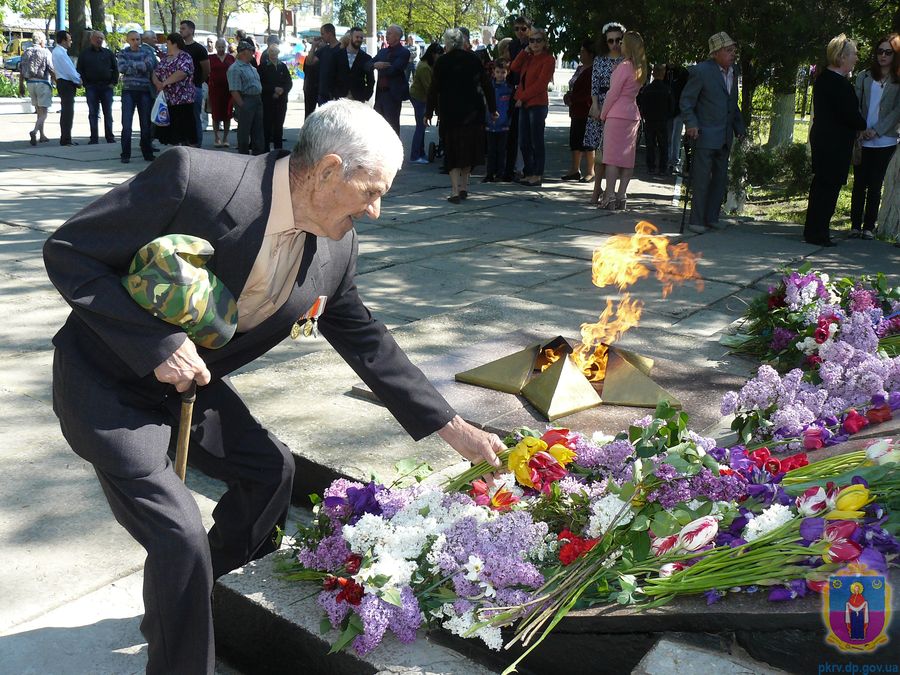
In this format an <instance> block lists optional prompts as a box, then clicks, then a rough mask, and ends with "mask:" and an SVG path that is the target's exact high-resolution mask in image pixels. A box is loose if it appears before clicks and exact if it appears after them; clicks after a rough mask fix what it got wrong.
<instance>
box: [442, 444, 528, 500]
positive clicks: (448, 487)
mask: <svg viewBox="0 0 900 675" xmlns="http://www.w3.org/2000/svg"><path fill="white" fill-rule="evenodd" d="M510 452H512V450H511V449H510V450H504V451H503V452H498V453H497V457H499V458H500V461H501V462H502V463H503V465H504V466H505V465H506V461H507V460H508V459H509V453H510ZM496 470H497V468H496V467H494V466H492V465H490V464H488V463H487V462H479V463H478V464H475V465H473V466H472V468H471V469H467V470H466V471H463V472H462V473H461V474H459V475H458V476H456V477H454V478H452V479H450V480H448V481H447V483H446V484H445V485H444V492H459V491H460V490H461V489H462V488H464V487H465V486H466V485H468V484H469V483H471V482H472V481H474V480H478V479H479V478H481V477H482V476H484V475H486V474H489V473H492V472H494V471H496Z"/></svg>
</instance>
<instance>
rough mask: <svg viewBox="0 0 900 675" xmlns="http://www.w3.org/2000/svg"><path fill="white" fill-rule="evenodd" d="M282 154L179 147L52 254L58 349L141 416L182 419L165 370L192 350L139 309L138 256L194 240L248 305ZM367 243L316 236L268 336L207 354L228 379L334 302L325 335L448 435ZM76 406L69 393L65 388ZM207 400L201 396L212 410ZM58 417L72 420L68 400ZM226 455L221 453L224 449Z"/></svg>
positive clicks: (48, 254) (406, 410)
mask: <svg viewBox="0 0 900 675" xmlns="http://www.w3.org/2000/svg"><path fill="white" fill-rule="evenodd" d="M287 154H288V153H287V152H286V151H275V152H272V153H269V154H267V155H262V156H259V157H249V156H245V155H229V154H225V155H223V154H220V153H212V152H208V151H205V150H195V149H188V148H173V149H171V150H168V151H166V152H165V153H163V154H162V155H161V156H160V157H159V158H158V159H157V160H156V161H154V162H153V164H151V165H150V167H148V168H147V169H146V170H144V171H143V172H141V173H140V174H138V175H137V176H135V177H134V178H133V179H131V180H129V181H127V182H125V183H123V184H122V185H120V186H118V187H116V188H115V189H113V190H112V191H110V192H109V193H107V194H106V195H104V196H103V197H101V198H100V199H98V200H97V201H95V202H94V203H93V204H91V205H90V206H88V207H86V208H85V209H84V210H82V211H81V212H79V213H78V214H76V215H75V216H73V217H72V218H71V219H70V220H69V221H68V222H66V223H65V224H64V225H63V226H62V227H60V228H59V230H57V231H56V232H55V233H54V234H52V235H51V236H50V238H49V239H48V240H47V242H46V244H45V245H44V261H45V264H46V267H47V272H48V274H49V276H50V279H51V281H52V282H53V284H54V286H56V288H57V289H58V290H59V292H60V293H61V294H62V296H63V297H64V298H65V299H66V301H67V302H68V303H69V304H70V305H71V306H72V312H71V313H70V314H69V317H68V319H67V321H66V323H65V325H64V326H63V327H62V328H61V329H60V330H59V332H58V333H57V334H56V336H55V337H54V339H53V343H54V345H55V346H56V348H57V350H62V351H64V352H65V353H66V356H67V357H69V358H74V359H78V360H79V361H81V362H82V363H84V364H86V365H87V366H88V368H89V369H92V370H95V371H97V372H98V374H99V375H101V376H102V377H101V378H99V380H100V381H102V382H103V383H105V384H98V385H97V386H107V384H108V383H109V382H114V383H115V386H116V387H117V388H118V389H119V390H120V392H121V393H120V398H121V399H122V400H127V401H128V402H133V403H134V405H135V406H136V407H139V408H141V407H147V408H160V407H162V406H166V407H169V409H172V405H173V404H174V403H177V399H178V397H177V396H174V395H172V394H174V388H173V387H172V386H171V385H165V384H162V383H160V382H158V381H157V380H156V378H155V376H154V374H153V370H154V369H155V368H156V366H158V365H159V364H161V363H162V362H163V361H165V360H166V359H167V358H168V357H169V356H170V355H171V354H172V353H173V352H174V351H175V350H176V349H177V348H178V347H179V346H180V345H181V343H182V341H183V340H184V339H185V335H184V333H183V332H182V331H181V330H180V329H179V328H178V327H176V326H173V325H171V324H169V323H166V322H164V321H162V320H160V319H157V318H155V317H153V316H151V315H150V314H149V313H148V312H147V311H146V310H144V309H142V308H141V307H139V306H138V304H137V303H136V302H135V301H134V300H132V299H131V297H130V296H129V295H128V293H127V291H126V290H125V287H124V286H123V285H122V282H121V278H122V276H123V275H124V274H126V273H127V270H128V266H129V264H130V263H131V260H132V258H133V257H134V254H135V252H136V251H137V250H138V249H139V248H140V247H142V246H143V245H144V244H146V243H148V242H149V241H151V240H153V239H155V238H156V237H159V236H162V235H166V234H175V233H178V234H190V235H194V236H197V237H202V238H203V239H206V240H207V241H209V242H210V243H212V245H213V246H214V247H215V255H214V256H213V258H212V259H211V260H210V262H209V264H208V267H209V269H210V270H211V271H212V272H214V273H215V274H216V276H218V278H219V279H220V280H221V281H222V282H223V283H224V284H225V286H227V287H228V289H229V290H230V291H231V293H232V294H233V296H234V297H235V298H238V297H240V294H241V291H242V290H243V288H244V284H245V283H246V281H247V276H248V275H249V273H250V270H251V268H252V267H253V263H254V262H255V260H256V255H257V253H258V251H259V248H260V246H261V244H262V238H263V234H264V232H265V228H266V221H267V219H268V214H269V208H270V204H271V197H272V175H273V172H274V166H275V161H276V160H277V159H278V158H279V157H283V156H285V155H287ZM356 258H357V235H356V231H355V230H351V231H350V232H349V233H348V234H347V235H346V236H345V237H344V238H343V239H341V240H340V241H332V240H330V239H327V238H321V237H313V236H308V237H307V241H306V245H305V248H304V252H303V260H302V263H301V265H300V270H299V273H298V275H297V282H296V285H295V287H294V289H293V291H292V292H291V294H290V296H289V298H288V300H287V303H286V304H285V306H283V307H282V308H281V310H279V311H278V312H276V314H275V315H273V316H271V317H270V318H269V319H267V320H265V321H264V322H263V323H261V324H260V325H259V326H257V327H256V328H254V329H252V330H250V331H248V332H246V333H243V334H241V333H239V334H237V335H235V337H234V338H232V340H231V341H230V342H229V343H228V344H227V345H225V346H224V347H222V348H220V349H217V350H214V351H213V350H208V349H203V348H198V351H199V353H200V356H201V357H202V358H203V359H204V361H205V362H206V364H207V365H208V367H209V370H210V372H211V373H212V376H213V380H214V382H215V380H218V379H220V378H222V377H224V376H226V375H228V374H229V373H231V372H233V371H234V370H236V369H237V368H240V367H241V366H243V365H245V364H247V363H249V362H251V361H253V360H254V359H256V358H257V357H259V356H260V355H262V354H264V353H265V352H267V351H268V350H269V349H271V348H272V347H274V346H275V345H277V344H278V343H279V342H281V341H282V340H283V339H284V338H285V337H286V336H287V335H288V334H289V332H290V329H291V326H292V325H293V323H294V321H296V320H297V318H298V317H300V316H301V315H303V314H304V313H305V312H307V311H308V310H309V308H310V307H311V306H312V304H313V302H314V301H315V300H316V299H317V298H318V297H319V296H321V295H325V296H327V297H328V300H327V302H326V305H325V311H324V314H323V315H322V316H321V318H320V319H319V322H318V325H319V330H320V331H321V333H322V335H323V336H324V337H325V338H326V339H327V340H328V341H329V342H330V343H331V345H332V346H333V347H334V348H335V349H336V350H337V351H338V353H339V354H340V355H341V356H342V357H343V358H344V360H345V361H347V363H348V364H349V365H350V366H351V367H352V368H353V369H354V370H355V371H356V373H357V374H358V375H359V376H360V377H361V378H362V379H363V380H364V381H365V382H366V383H367V384H368V385H369V386H370V387H371V388H372V390H373V391H374V392H375V393H376V394H377V395H378V397H379V398H380V399H381V401H382V402H383V403H384V404H385V405H386V406H387V407H388V409H389V410H390V411H391V413H392V414H393V415H394V416H395V417H396V418H397V420H398V421H399V422H400V424H402V425H403V427H404V428H405V429H406V430H407V432H409V434H410V435H411V436H412V437H413V438H415V439H417V440H418V439H419V438H422V437H424V436H427V435H428V434H431V433H432V432H434V431H436V430H438V429H440V428H441V427H442V426H444V425H445V424H446V423H447V422H449V421H450V419H451V418H452V417H453V416H454V414H455V413H454V412H453V410H452V409H451V408H450V406H449V404H448V403H447V402H446V401H445V400H444V399H443V397H442V396H441V395H440V394H439V393H438V392H437V391H436V390H435V389H434V387H433V386H432V385H431V384H430V383H429V382H428V380H427V379H426V378H425V376H424V375H423V374H422V372H421V371H420V370H419V369H418V368H416V367H415V366H413V365H412V364H411V363H410V361H409V359H408V358H407V357H406V355H405V354H404V353H403V351H402V350H401V349H400V347H399V346H398V345H397V344H396V342H394V339H393V338H392V337H391V335H390V334H389V333H388V332H387V329H386V328H385V327H384V326H383V325H382V324H381V323H380V322H379V321H376V320H375V319H374V318H373V317H372V315H371V314H370V313H369V310H368V309H367V308H366V307H365V305H364V304H363V302H362V300H361V299H360V297H359V294H358V293H357V290H356V285H355V281H354V276H355V273H356ZM60 386H61V392H62V395H63V398H65V383H55V387H54V389H55V391H58V390H60V389H59V388H60ZM201 395H202V389H201V391H200V392H199V393H198V397H197V401H198V404H200V402H201ZM60 406H61V408H62V409H58V410H57V414H58V415H60V417H61V419H62V418H63V417H64V415H65V414H66V411H65V401H61V402H60ZM212 452H213V453H214V454H215V451H214V450H212Z"/></svg>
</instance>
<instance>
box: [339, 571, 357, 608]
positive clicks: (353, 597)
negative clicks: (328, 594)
mask: <svg viewBox="0 0 900 675" xmlns="http://www.w3.org/2000/svg"><path fill="white" fill-rule="evenodd" d="M338 585H339V586H341V592H340V593H338V594H337V598H336V599H337V601H338V602H346V603H348V604H350V605H358V604H359V603H360V602H362V597H363V587H362V586H360V585H359V584H358V583H356V582H355V581H353V579H344V578H343V577H341V578H339V579H338Z"/></svg>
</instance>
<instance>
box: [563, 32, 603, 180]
mask: <svg viewBox="0 0 900 675" xmlns="http://www.w3.org/2000/svg"><path fill="white" fill-rule="evenodd" d="M596 56H597V49H596V48H595V47H594V41H593V40H590V39H588V40H585V41H584V42H582V43H581V51H580V52H579V59H580V61H581V65H580V66H578V68H577V70H576V71H575V73H574V74H573V75H572V77H571V79H570V80H569V91H568V92H566V95H565V96H563V103H565V104H566V105H567V106H568V107H569V150H571V152H572V164H571V166H569V172H568V173H567V174H566V175H565V176H563V177H562V179H563V180H577V181H578V182H579V183H590V182H592V181H593V180H594V146H592V145H585V143H584V132H585V130H586V129H587V121H588V112H589V111H590V108H591V103H592V101H591V79H592V74H593V65H594V59H595V58H596ZM582 158H584V160H585V165H586V166H587V170H586V171H585V172H584V173H583V174H582V173H581V159H582Z"/></svg>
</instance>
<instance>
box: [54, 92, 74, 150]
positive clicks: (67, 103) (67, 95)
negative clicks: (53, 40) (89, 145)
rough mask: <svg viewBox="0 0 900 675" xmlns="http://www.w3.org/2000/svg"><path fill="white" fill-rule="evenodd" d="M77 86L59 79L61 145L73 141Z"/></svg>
mask: <svg viewBox="0 0 900 675" xmlns="http://www.w3.org/2000/svg"><path fill="white" fill-rule="evenodd" d="M76 88H77V87H76V86H75V83H74V82H70V81H69V80H57V81H56V90H57V91H58V92H59V142H60V145H62V144H65V143H71V142H72V120H73V119H74V118H75V89H76Z"/></svg>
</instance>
